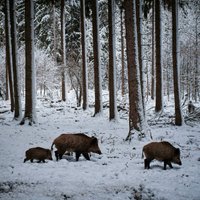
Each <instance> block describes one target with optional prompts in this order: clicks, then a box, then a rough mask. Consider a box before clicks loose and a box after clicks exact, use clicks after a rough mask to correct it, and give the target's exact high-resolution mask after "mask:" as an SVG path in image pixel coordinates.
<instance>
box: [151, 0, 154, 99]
mask: <svg viewBox="0 0 200 200" xmlns="http://www.w3.org/2000/svg"><path fill="white" fill-rule="evenodd" d="M154 20H155V0H153V5H152V66H151V99H152V100H154V96H155V94H154V91H155V74H154V71H155V48H154V46H155V44H154V43H155V21H154Z"/></svg>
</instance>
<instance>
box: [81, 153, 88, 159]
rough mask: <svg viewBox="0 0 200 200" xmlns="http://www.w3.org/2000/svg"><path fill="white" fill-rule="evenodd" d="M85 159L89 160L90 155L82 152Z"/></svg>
mask: <svg viewBox="0 0 200 200" xmlns="http://www.w3.org/2000/svg"><path fill="white" fill-rule="evenodd" d="M82 154H83V156H84V158H85V159H86V160H90V156H89V154H88V153H82Z"/></svg>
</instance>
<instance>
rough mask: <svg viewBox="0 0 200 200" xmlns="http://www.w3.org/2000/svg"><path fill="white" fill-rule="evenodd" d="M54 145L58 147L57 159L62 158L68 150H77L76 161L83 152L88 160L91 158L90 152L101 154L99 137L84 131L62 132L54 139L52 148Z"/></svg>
mask: <svg viewBox="0 0 200 200" xmlns="http://www.w3.org/2000/svg"><path fill="white" fill-rule="evenodd" d="M53 145H55V147H56V148H57V151H55V156H56V160H57V161H58V159H62V156H63V154H64V153H65V152H66V151H68V152H75V154H76V161H78V160H79V157H80V155H81V154H83V156H84V157H85V159H86V160H90V156H89V154H88V153H90V152H93V153H97V154H101V150H100V149H99V146H98V140H97V138H96V137H93V136H92V137H89V136H87V135H85V134H83V133H77V134H61V135H60V136H58V137H57V138H56V139H55V140H54V141H53V143H52V145H51V150H53Z"/></svg>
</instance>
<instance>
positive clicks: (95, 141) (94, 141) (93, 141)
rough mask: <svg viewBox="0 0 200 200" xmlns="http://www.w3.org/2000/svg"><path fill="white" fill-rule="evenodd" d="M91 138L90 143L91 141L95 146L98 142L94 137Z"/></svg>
mask: <svg viewBox="0 0 200 200" xmlns="http://www.w3.org/2000/svg"><path fill="white" fill-rule="evenodd" d="M91 138H92V141H91V143H92V144H95V143H97V142H98V141H97V138H96V137H94V136H92V137H91Z"/></svg>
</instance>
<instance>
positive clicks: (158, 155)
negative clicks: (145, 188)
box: [142, 141, 182, 170]
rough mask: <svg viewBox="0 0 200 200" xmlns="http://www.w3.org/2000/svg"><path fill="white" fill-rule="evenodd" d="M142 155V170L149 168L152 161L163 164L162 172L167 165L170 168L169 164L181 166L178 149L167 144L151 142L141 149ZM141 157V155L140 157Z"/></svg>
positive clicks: (164, 142)
mask: <svg viewBox="0 0 200 200" xmlns="http://www.w3.org/2000/svg"><path fill="white" fill-rule="evenodd" d="M143 153H144V156H145V159H144V168H145V169H149V168H150V162H151V161H152V160H154V159H156V160H158V161H163V162H164V170H166V166H167V165H169V167H170V168H173V167H172V164H171V162H173V163H175V164H178V165H182V163H181V160H180V149H179V148H175V147H174V146H172V145H171V144H170V143H169V142H166V141H162V142H151V143H149V144H147V145H145V146H144V147H143ZM142 156H143V155H142Z"/></svg>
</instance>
